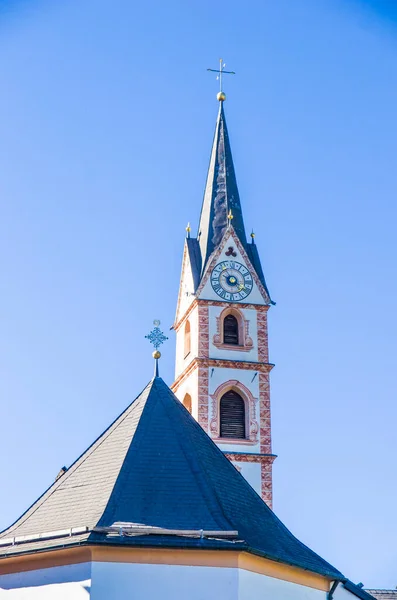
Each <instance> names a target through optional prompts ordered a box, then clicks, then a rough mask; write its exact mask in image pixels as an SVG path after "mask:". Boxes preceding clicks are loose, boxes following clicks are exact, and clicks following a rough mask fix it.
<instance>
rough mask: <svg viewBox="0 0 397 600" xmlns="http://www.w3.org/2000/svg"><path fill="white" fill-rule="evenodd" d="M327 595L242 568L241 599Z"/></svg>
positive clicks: (309, 599)
mask: <svg viewBox="0 0 397 600" xmlns="http://www.w3.org/2000/svg"><path fill="white" fill-rule="evenodd" d="M326 597H327V594H326V592H322V591H321V590H315V589H313V588H309V587H306V586H304V585H298V584H296V583H290V582H289V581H282V580H281V579H274V578H273V577H268V576H267V575H260V574H258V573H251V572H250V571H244V570H243V569H240V576H239V595H238V598H239V600H326ZM356 600H357V599H356Z"/></svg>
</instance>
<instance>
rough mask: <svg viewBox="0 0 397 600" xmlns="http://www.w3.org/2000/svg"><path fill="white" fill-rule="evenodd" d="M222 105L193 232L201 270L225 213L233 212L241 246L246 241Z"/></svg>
mask: <svg viewBox="0 0 397 600" xmlns="http://www.w3.org/2000/svg"><path fill="white" fill-rule="evenodd" d="M223 105H224V102H223V101H220V102H219V114H218V119H217V122H216V128H215V136H214V142H213V145H212V152H211V159H210V165H209V169H208V176H207V184H206V188H205V193H204V200H203V205H202V209H201V216H200V225H199V230H198V235H197V237H198V240H199V243H200V249H201V257H202V270H204V268H205V266H206V262H207V259H208V257H209V256H210V254H211V253H212V252H213V250H214V249H215V248H216V246H217V245H218V244H219V243H220V241H221V239H222V236H223V234H224V232H225V230H226V228H227V224H228V215H229V214H232V215H233V227H234V230H235V232H236V233H237V235H238V237H239V238H240V241H241V242H242V243H243V244H244V246H245V245H246V243H247V238H246V235H245V228H244V221H243V214H242V211H241V204H240V197H239V193H238V188H237V181H236V175H235V172H234V165H233V158H232V151H231V148H230V141H229V134H228V131H227V126H226V119H225V112H224V109H223Z"/></svg>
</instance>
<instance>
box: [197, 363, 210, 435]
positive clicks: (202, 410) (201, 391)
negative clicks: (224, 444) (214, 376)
mask: <svg viewBox="0 0 397 600" xmlns="http://www.w3.org/2000/svg"><path fill="white" fill-rule="evenodd" d="M197 420H198V422H199V423H200V425H201V427H202V428H203V429H204V431H205V432H206V433H208V369H207V368H205V367H199V370H198V416H197Z"/></svg>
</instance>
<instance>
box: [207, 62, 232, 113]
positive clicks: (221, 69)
mask: <svg viewBox="0 0 397 600" xmlns="http://www.w3.org/2000/svg"><path fill="white" fill-rule="evenodd" d="M225 67H226V63H224V62H223V58H220V59H219V69H207V71H211V72H212V73H218V75H217V79H219V93H218V95H217V98H218V100H219V102H223V101H224V100H226V94H225V93H224V91H223V89H222V75H223V74H224V73H227V74H228V75H235V74H236V73H235V72H234V71H225Z"/></svg>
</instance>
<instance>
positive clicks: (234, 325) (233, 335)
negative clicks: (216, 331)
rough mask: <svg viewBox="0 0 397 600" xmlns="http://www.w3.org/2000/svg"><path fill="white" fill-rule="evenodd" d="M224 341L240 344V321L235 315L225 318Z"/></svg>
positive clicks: (225, 342) (235, 344)
mask: <svg viewBox="0 0 397 600" xmlns="http://www.w3.org/2000/svg"><path fill="white" fill-rule="evenodd" d="M223 343H224V344H233V345H234V346H238V321H237V319H236V317H235V316H234V315H227V316H226V317H225V318H224V319H223Z"/></svg>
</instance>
